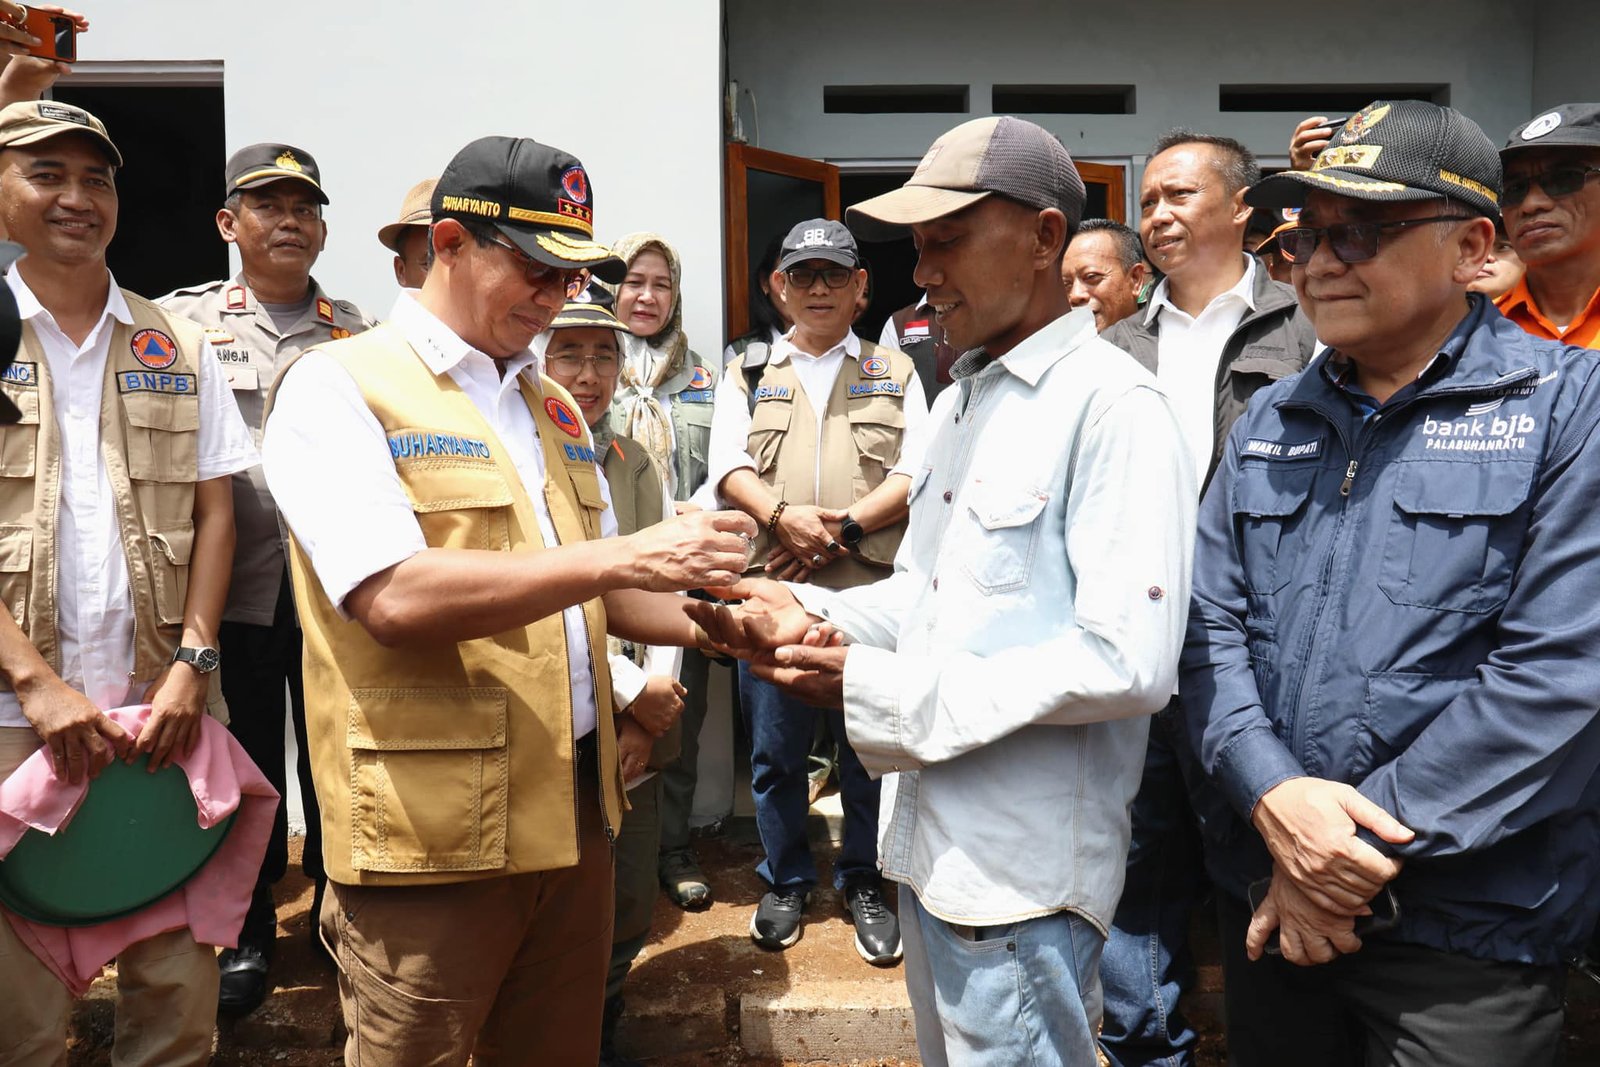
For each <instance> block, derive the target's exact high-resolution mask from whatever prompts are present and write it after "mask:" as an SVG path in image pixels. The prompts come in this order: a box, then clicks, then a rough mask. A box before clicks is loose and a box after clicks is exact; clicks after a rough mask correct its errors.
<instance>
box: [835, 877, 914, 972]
mask: <svg viewBox="0 0 1600 1067" xmlns="http://www.w3.org/2000/svg"><path fill="white" fill-rule="evenodd" d="M844 906H845V910H846V911H848V912H849V913H850V921H851V922H852V923H854V924H855V927H856V951H857V952H859V953H860V954H861V958H862V959H864V960H866V961H867V962H868V963H870V964H872V965H873V966H875V967H889V966H892V965H893V964H894V962H895V961H896V960H898V959H899V958H900V951H901V950H900V921H899V920H898V919H896V918H895V917H894V912H892V911H890V910H889V906H888V905H887V904H885V903H884V902H883V889H882V888H881V886H880V885H879V884H878V880H877V879H876V878H873V879H862V880H860V881H857V882H851V883H849V884H848V885H846V886H845V887H844Z"/></svg>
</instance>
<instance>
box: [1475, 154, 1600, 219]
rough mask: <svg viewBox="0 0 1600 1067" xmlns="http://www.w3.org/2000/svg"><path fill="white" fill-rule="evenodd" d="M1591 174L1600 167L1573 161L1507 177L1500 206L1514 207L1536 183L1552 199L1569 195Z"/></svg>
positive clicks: (1598, 172)
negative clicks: (1565, 164) (1535, 171)
mask: <svg viewBox="0 0 1600 1067" xmlns="http://www.w3.org/2000/svg"><path fill="white" fill-rule="evenodd" d="M1591 174H1600V167H1588V166H1584V165H1583V164H1581V163H1574V164H1571V165H1569V166H1565V167H1551V168H1550V169H1549V170H1545V171H1540V172H1539V173H1537V174H1519V175H1518V176H1517V177H1515V178H1507V179H1506V180H1505V188H1504V190H1503V191H1502V192H1501V193H1500V206H1501V207H1502V208H1507V207H1516V206H1517V205H1518V204H1520V203H1522V202H1523V201H1524V200H1526V199H1527V198H1528V193H1529V192H1531V191H1532V190H1533V187H1534V185H1536V184H1537V185H1538V186H1539V188H1541V189H1543V190H1544V195H1545V196H1548V197H1550V198H1551V199H1552V200H1554V199H1558V198H1560V197H1563V196H1571V195H1572V194H1573V193H1575V192H1577V191H1578V190H1579V189H1582V188H1583V183H1584V182H1586V181H1588V180H1589V175H1591Z"/></svg>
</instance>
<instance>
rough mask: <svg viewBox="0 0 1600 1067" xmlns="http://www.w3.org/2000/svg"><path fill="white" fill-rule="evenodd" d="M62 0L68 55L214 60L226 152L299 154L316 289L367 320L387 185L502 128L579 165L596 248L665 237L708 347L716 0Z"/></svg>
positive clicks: (689, 322) (378, 268) (386, 259)
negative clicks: (680, 263)
mask: <svg viewBox="0 0 1600 1067" xmlns="http://www.w3.org/2000/svg"><path fill="white" fill-rule="evenodd" d="M71 6H75V7H80V8H82V9H83V10H85V11H87V12H88V13H89V14H90V16H91V21H92V26H91V30H90V32H89V34H88V35H86V36H85V37H84V38H83V39H82V41H81V43H80V50H79V51H80V56H81V58H82V59H84V60H89V61H113V62H128V61H184V60H189V61H192V60H210V61H217V60H220V61H221V63H222V67H223V87H224V93H225V102H226V108H227V131H226V132H227V144H228V146H229V150H230V151H232V150H233V149H234V148H237V147H239V146H241V145H245V144H250V143H252V142H256V141H284V142H288V143H291V144H296V145H300V146H302V147H304V148H305V149H307V150H308V151H310V152H311V153H312V154H313V155H314V156H316V159H317V163H318V164H319V166H320V167H321V168H322V172H323V177H324V184H325V187H326V189H327V191H328V195H329V198H330V199H331V200H332V203H331V204H330V205H329V207H328V210H327V219H328V229H329V237H328V248H327V251H325V252H324V253H323V255H322V258H321V260H320V261H319V262H318V264H317V267H316V275H317V279H318V280H319V281H320V282H322V283H323V285H324V286H325V287H326V288H327V289H328V290H329V291H330V292H332V293H333V294H334V295H335V296H340V297H345V298H348V299H351V300H354V301H356V302H357V303H358V304H360V306H361V307H362V308H363V310H365V311H367V313H368V314H372V315H377V316H385V315H387V313H388V309H389V307H390V305H391V304H392V303H393V300H394V293H395V288H394V277H393V274H392V273H391V271H390V266H389V264H390V258H391V257H390V254H389V253H388V252H387V251H386V250H384V248H383V247H382V246H380V245H379V244H378V242H377V236H376V234H377V230H378V227H379V226H381V225H383V224H384V223H386V222H390V221H393V219H394V217H395V215H396V213H397V212H398V210H399V206H400V200H401V198H402V197H403V196H404V195H405V191H406V189H408V188H409V187H410V186H411V185H412V184H413V183H414V182H416V181H418V180H420V179H421V178H424V177H428V176H430V175H436V174H438V173H439V171H440V170H442V169H443V168H444V165H445V163H447V162H448V161H449V159H450V157H451V156H452V155H454V153H455V152H456V150H457V149H459V148H460V147H461V146H462V145H464V144H466V143H467V142H468V141H470V140H471V139H473V138H475V137H479V136H483V135H486V134H506V135H513V136H526V137H533V138H535V139H536V140H539V141H542V142H545V143H547V144H553V145H556V146H559V147H561V148H564V149H566V150H568V151H570V152H572V153H573V154H575V155H576V156H578V158H580V159H581V160H582V161H583V162H584V165H585V166H586V167H587V169H588V171H589V175H590V179H591V182H592V186H593V188H594V190H595V198H596V212H595V221H596V225H597V236H599V237H600V238H601V239H603V240H608V241H609V240H613V239H615V238H616V237H618V236H620V235H621V234H623V233H626V232H628V231H630V230H639V229H653V230H658V231H660V232H661V233H662V234H664V235H665V236H666V237H667V238H668V239H669V240H671V241H672V242H673V243H674V244H675V245H676V246H677V247H678V249H679V251H680V252H681V253H682V255H683V259H684V276H685V281H686V284H685V292H684V295H685V312H686V316H685V317H686V328H687V330H688V333H689V336H690V338H691V340H692V341H693V343H694V344H695V346H696V347H697V348H698V349H700V350H702V351H706V350H710V349H712V348H720V347H721V342H720V341H719V340H716V339H718V338H720V337H721V335H722V288H723V286H722V239H721V232H722V201H721V188H722V127H721V121H722V120H721V103H720V101H721V88H720V87H721V81H722V77H721V44H722V40H721V23H720V16H721V5H720V3H719V2H718V0H673V2H672V3H671V4H661V3H647V2H645V0H610V2H608V3H606V4H603V5H600V6H598V7H597V6H594V5H581V4H579V5H575V4H572V3H554V2H551V0H529V2H526V3H506V2H497V0H491V2H489V3H479V4H464V5H455V4H450V3H443V2H440V0H280V2H278V3H275V4H265V5H264V4H253V3H238V4H234V3H220V2H216V0H98V2H91V0H84V2H83V3H81V4H74V5H71ZM111 132H112V136H113V137H115V138H129V137H137V136H138V131H137V130H113V131H111ZM222 163H223V161H222V160H218V161H217V183H218V192H217V195H218V200H219V202H220V200H221V193H222V190H221V183H222ZM199 280H201V279H196V281H199ZM713 342H715V343H713Z"/></svg>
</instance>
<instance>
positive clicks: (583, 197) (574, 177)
mask: <svg viewBox="0 0 1600 1067" xmlns="http://www.w3.org/2000/svg"><path fill="white" fill-rule="evenodd" d="M561 188H563V189H565V190H566V191H567V195H568V196H570V197H572V199H573V200H574V201H576V202H577V203H580V204H587V203H588V202H589V176H588V175H587V174H585V173H584V172H583V168H582V167H568V168H567V169H566V171H565V172H564V173H563V174H562V175H561Z"/></svg>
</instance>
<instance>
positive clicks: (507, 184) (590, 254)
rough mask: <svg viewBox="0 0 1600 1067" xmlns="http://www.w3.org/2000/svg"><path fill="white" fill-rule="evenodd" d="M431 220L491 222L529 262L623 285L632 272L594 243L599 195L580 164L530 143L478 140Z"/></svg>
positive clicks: (445, 180)
mask: <svg viewBox="0 0 1600 1067" xmlns="http://www.w3.org/2000/svg"><path fill="white" fill-rule="evenodd" d="M431 207H432V209H433V218H434V219H435V220H438V219H446V218H457V219H477V220H479V221H482V222H488V223H491V224H493V226H494V227H495V228H496V229H497V230H499V231H500V232H501V233H503V234H504V235H505V236H506V237H507V238H508V239H509V240H510V241H511V243H512V244H514V245H516V246H517V247H518V248H520V249H521V250H522V251H523V252H524V253H526V254H527V255H528V256H530V257H531V258H533V259H535V260H537V261H538V262H540V263H544V264H548V265H549V266H552V267H584V268H587V269H588V271H589V272H590V273H591V274H593V275H595V276H596V277H598V278H600V279H602V280H604V281H608V282H620V281H622V278H623V275H625V274H626V273H627V266H626V265H625V264H624V263H623V262H622V260H620V259H618V258H617V257H616V256H614V255H612V254H611V249H609V248H608V247H606V246H605V245H603V244H600V243H598V242H597V241H595V239H594V189H593V187H592V186H591V185H590V184H589V175H588V172H587V171H585V170H584V169H583V164H582V163H580V162H578V160H577V158H576V157H575V156H573V155H571V154H569V153H567V152H563V151H561V149H559V148H551V147H550V146H548V145H542V144H540V143H539V142H537V141H534V140H531V139H529V138H527V137H480V138H478V139H477V140H476V141H473V142H472V143H471V144H469V145H467V146H466V147H465V148H463V149H462V150H461V151H459V152H457V153H456V157H455V158H454V159H452V160H451V161H450V165H449V166H447V167H445V169H444V173H443V174H442V175H440V177H439V184H438V185H437V186H436V187H435V188H434V190H433V203H432V205H431Z"/></svg>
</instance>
